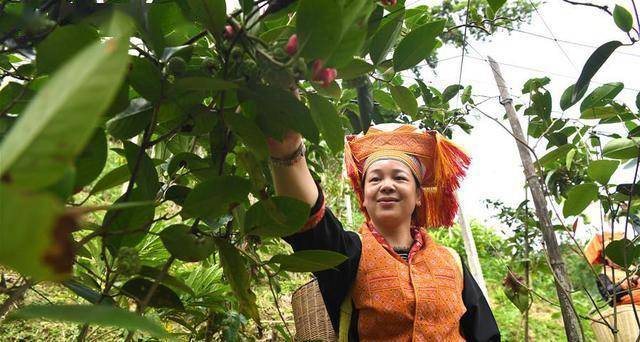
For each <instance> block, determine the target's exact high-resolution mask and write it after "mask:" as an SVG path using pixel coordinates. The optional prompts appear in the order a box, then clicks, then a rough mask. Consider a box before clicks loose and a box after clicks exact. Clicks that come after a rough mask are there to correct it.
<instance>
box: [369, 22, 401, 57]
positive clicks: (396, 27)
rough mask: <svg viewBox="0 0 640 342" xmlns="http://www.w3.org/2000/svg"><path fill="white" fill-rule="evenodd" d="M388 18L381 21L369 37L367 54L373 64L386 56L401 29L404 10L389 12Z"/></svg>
mask: <svg viewBox="0 0 640 342" xmlns="http://www.w3.org/2000/svg"><path fill="white" fill-rule="evenodd" d="M387 18H388V20H387V21H385V22H383V24H382V26H381V27H380V28H379V29H378V31H377V32H376V33H375V34H374V35H373V37H372V38H371V44H370V46H369V56H370V57H371V61H372V62H373V64H376V65H377V64H379V63H380V62H382V61H383V60H384V58H385V57H386V56H387V53H389V51H390V50H391V48H392V47H393V45H394V44H395V42H396V39H398V36H399V35H400V31H402V22H403V21H404V10H400V11H398V12H397V13H393V14H390V15H389V16H388V17H387Z"/></svg>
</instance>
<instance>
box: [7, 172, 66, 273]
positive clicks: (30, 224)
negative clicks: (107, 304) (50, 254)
mask: <svg viewBox="0 0 640 342" xmlns="http://www.w3.org/2000/svg"><path fill="white" fill-rule="evenodd" d="M0 203H2V205H0V264H2V265H3V266H8V267H10V268H12V269H14V270H16V271H18V272H20V274H22V275H24V276H30V277H35V278H36V279H57V278H60V274H56V273H58V272H55V271H54V268H53V267H52V265H50V264H49V263H47V262H45V261H44V256H45V254H46V253H47V251H48V250H49V249H51V248H52V247H54V246H53V245H54V243H55V242H54V234H55V233H54V231H55V226H56V221H57V219H58V216H59V215H60V214H61V213H62V209H63V208H62V204H61V203H60V202H59V201H58V199H57V198H55V197H54V196H53V195H49V194H46V193H41V194H35V193H27V192H22V191H20V190H18V189H14V188H11V187H9V186H7V185H5V184H2V183H0ZM25 208H33V209H36V208H37V210H32V211H31V212H29V213H25Z"/></svg>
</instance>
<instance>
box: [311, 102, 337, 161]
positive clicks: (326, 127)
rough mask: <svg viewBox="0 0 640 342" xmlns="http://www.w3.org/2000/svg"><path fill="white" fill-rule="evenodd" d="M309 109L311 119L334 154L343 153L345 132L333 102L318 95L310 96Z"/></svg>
mask: <svg viewBox="0 0 640 342" xmlns="http://www.w3.org/2000/svg"><path fill="white" fill-rule="evenodd" d="M309 107H311V117H312V118H313V121H314V122H315V123H316V126H318V129H319V130H320V133H322V137H323V138H324V140H325V141H326V142H327V145H328V146H329V148H330V149H331V151H333V153H339V152H340V151H342V149H343V148H344V145H343V143H344V130H343V129H342V125H341V124H340V117H339V116H338V111H337V110H336V107H335V106H334V105H333V104H332V103H331V101H329V100H327V99H326V98H324V97H322V96H320V95H317V94H311V95H309Z"/></svg>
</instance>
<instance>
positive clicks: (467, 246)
mask: <svg viewBox="0 0 640 342" xmlns="http://www.w3.org/2000/svg"><path fill="white" fill-rule="evenodd" d="M458 203H459V207H458V224H460V230H461V231H462V241H464V250H465V252H467V258H468V262H469V271H471V275H472V276H473V279H475V280H476V283H478V286H480V289H481V290H482V293H483V294H484V297H485V298H487V302H488V301H489V295H488V292H487V285H486V283H485V281H484V276H483V275H482V266H480V258H478V250H477V249H476V242H475V240H474V238H473V232H472V231H471V228H469V227H468V226H467V221H466V220H465V219H464V214H463V213H462V202H461V201H460V199H458Z"/></svg>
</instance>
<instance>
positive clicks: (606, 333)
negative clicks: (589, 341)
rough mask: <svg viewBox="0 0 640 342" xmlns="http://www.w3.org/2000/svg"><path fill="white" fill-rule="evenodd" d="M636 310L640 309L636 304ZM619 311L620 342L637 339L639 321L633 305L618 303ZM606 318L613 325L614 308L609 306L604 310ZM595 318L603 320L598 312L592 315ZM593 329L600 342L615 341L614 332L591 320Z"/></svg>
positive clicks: (617, 309) (603, 313) (603, 314)
mask: <svg viewBox="0 0 640 342" xmlns="http://www.w3.org/2000/svg"><path fill="white" fill-rule="evenodd" d="M636 310H639V311H640V307H637V306H636ZM616 311H617V316H618V319H617V327H618V334H617V335H618V342H627V341H635V340H636V339H637V337H638V334H640V330H639V329H638V323H637V322H636V318H635V316H634V314H633V307H632V306H631V304H625V305H618V306H617V307H616ZM602 316H603V317H604V319H605V320H606V321H607V322H609V324H610V325H611V326H613V308H609V309H607V310H606V311H604V312H602ZM592 318H593V319H594V320H597V321H601V318H600V315H598V314H596V315H595V316H593V317H592ZM591 329H593V332H594V334H595V335H596V341H598V342H614V337H613V334H612V333H611V330H609V328H608V327H607V326H606V325H604V324H602V323H597V322H593V321H591Z"/></svg>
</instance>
